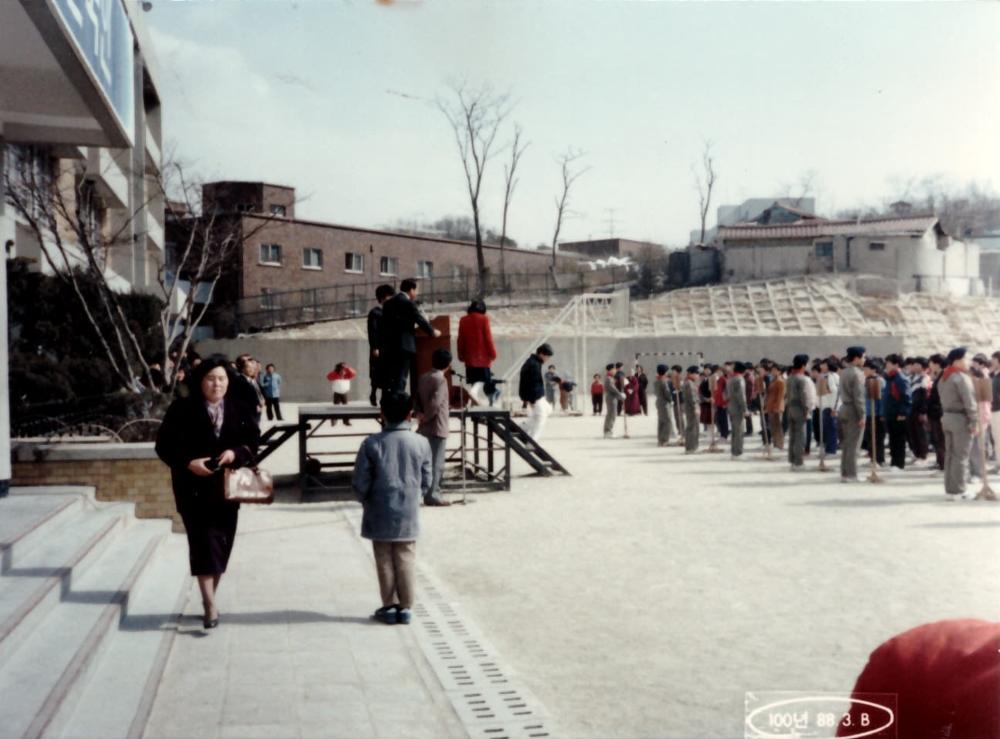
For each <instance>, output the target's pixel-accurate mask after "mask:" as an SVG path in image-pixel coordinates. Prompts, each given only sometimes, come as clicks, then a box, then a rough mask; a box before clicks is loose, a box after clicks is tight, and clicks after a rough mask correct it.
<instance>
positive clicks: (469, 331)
mask: <svg viewBox="0 0 1000 739" xmlns="http://www.w3.org/2000/svg"><path fill="white" fill-rule="evenodd" d="M496 358H497V348H496V346H495V345H494V343H493V332H492V331H491V330H490V319H489V318H488V317H487V316H486V303H484V302H483V301H482V300H479V299H476V300H473V301H472V303H471V304H470V305H469V310H468V312H467V313H466V315H464V316H462V319H461V320H460V321H459V322H458V359H459V361H460V362H463V363H464V364H465V377H466V382H467V383H468V384H469V385H471V386H472V387H471V388H470V389H469V397H470V398H472V402H474V403H475V404H476V405H492V403H493V401H494V400H495V393H496V384H495V383H494V382H493V375H492V372H491V370H490V367H492V365H493V361H494V360H495V359H496Z"/></svg>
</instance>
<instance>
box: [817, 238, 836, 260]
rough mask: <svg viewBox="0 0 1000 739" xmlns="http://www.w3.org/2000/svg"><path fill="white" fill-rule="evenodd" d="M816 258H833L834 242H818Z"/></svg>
mask: <svg viewBox="0 0 1000 739" xmlns="http://www.w3.org/2000/svg"><path fill="white" fill-rule="evenodd" d="M816 256H817V257H832V256H833V242H832V241H817V242H816Z"/></svg>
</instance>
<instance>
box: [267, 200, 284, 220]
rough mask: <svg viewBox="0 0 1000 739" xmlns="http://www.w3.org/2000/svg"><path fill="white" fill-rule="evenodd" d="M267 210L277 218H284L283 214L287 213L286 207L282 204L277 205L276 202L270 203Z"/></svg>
mask: <svg viewBox="0 0 1000 739" xmlns="http://www.w3.org/2000/svg"><path fill="white" fill-rule="evenodd" d="M268 211H269V212H270V214H271V215H272V216H277V217H278V218H285V217H286V216H285V214H286V213H288V209H287V208H286V207H285V206H284V205H279V204H278V203H271V204H270V205H269V206H268Z"/></svg>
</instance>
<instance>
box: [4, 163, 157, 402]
mask: <svg viewBox="0 0 1000 739" xmlns="http://www.w3.org/2000/svg"><path fill="white" fill-rule="evenodd" d="M14 159H15V161H12V162H11V163H10V164H8V166H6V167H5V168H4V172H3V178H4V193H5V196H6V201H7V203H8V204H9V205H10V206H11V208H12V209H13V211H14V213H16V214H17V215H18V216H19V217H20V218H21V219H22V220H23V221H24V222H25V223H26V224H27V225H28V227H29V228H30V229H31V231H32V234H33V235H34V237H35V240H36V241H37V242H38V245H39V248H40V250H41V254H42V257H43V258H44V259H45V262H46V263H47V264H48V265H49V268H50V269H51V270H52V272H53V273H54V274H55V275H56V276H57V277H58V278H59V279H61V280H62V281H63V282H64V283H65V284H66V285H67V286H68V287H69V288H70V289H72V291H73V294H74V295H75V296H76V298H77V304H78V306H79V308H80V311H81V313H82V314H83V315H84V317H85V318H86V320H87V322H88V323H89V324H90V325H91V327H92V328H93V330H94V334H95V336H96V337H97V340H98V344H99V345H100V348H101V353H102V354H103V355H104V356H105V358H106V359H107V360H108V364H109V365H110V367H111V370H112V372H114V374H115V377H116V378H117V380H118V382H119V383H120V385H121V386H122V388H124V389H127V390H129V391H131V392H136V391H138V390H139V388H140V379H141V380H145V381H146V382H147V383H148V384H151V383H150V380H151V375H150V368H149V364H148V363H147V360H146V357H144V356H143V352H142V348H141V342H140V341H139V338H138V337H137V336H136V334H135V332H134V331H133V329H132V327H131V326H130V324H129V319H128V317H127V315H126V313H125V309H124V307H123V305H122V301H121V299H120V294H119V293H118V292H117V291H116V290H115V289H114V288H113V287H112V285H111V282H110V276H111V273H110V270H109V265H108V260H109V259H110V254H111V251H112V250H113V249H114V248H116V247H119V248H124V247H127V246H129V245H130V243H131V230H130V229H131V223H132V220H133V219H134V218H135V215H136V213H138V212H139V210H141V209H142V208H145V207H146V206H147V205H148V203H146V202H144V203H141V204H140V205H139V206H138V207H137V208H136V210H135V211H134V212H132V213H130V214H128V217H126V218H124V219H122V221H121V223H119V224H118V225H117V227H116V228H113V229H112V228H101V227H100V224H97V223H96V220H95V212H94V209H93V195H92V191H91V187H92V185H91V184H90V181H89V180H88V179H87V178H86V177H85V176H80V175H82V174H85V172H84V171H82V168H81V167H80V165H69V166H65V165H62V164H60V165H56V166H54V167H50V166H48V165H46V166H40V165H39V162H38V161H37V160H36V159H34V158H33V156H27V157H24V158H20V159H17V158H14ZM56 161H58V160H56ZM77 169H81V171H76V170H77ZM84 277H87V278H90V279H91V280H92V281H93V283H94V284H95V285H96V287H97V294H98V300H97V301H96V303H92V302H91V301H90V300H88V299H87V297H85V295H84V285H83V280H84Z"/></svg>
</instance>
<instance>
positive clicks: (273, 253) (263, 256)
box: [260, 244, 281, 264]
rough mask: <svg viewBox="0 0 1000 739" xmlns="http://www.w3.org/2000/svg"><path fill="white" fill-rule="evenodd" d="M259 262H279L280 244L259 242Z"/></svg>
mask: <svg viewBox="0 0 1000 739" xmlns="http://www.w3.org/2000/svg"><path fill="white" fill-rule="evenodd" d="M260 263H261V264H281V244H261V245H260Z"/></svg>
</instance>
